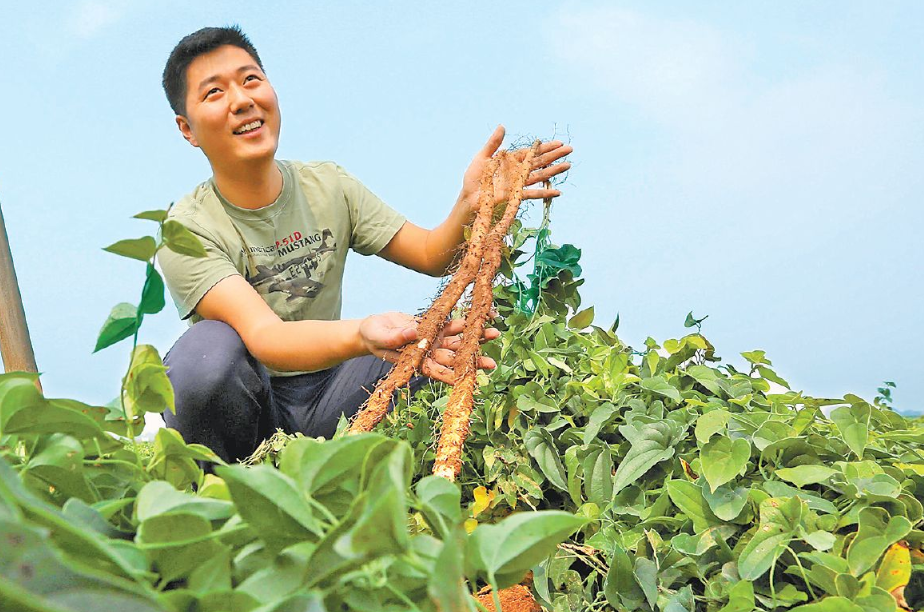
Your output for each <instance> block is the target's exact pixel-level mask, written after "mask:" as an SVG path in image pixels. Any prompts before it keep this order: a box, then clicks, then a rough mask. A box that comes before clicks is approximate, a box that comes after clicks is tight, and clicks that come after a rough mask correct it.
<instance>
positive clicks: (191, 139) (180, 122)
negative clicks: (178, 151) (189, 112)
mask: <svg viewBox="0 0 924 612" xmlns="http://www.w3.org/2000/svg"><path fill="white" fill-rule="evenodd" d="M176 126H177V127H178V128H180V134H182V135H183V138H185V139H186V142H188V143H189V144H191V145H192V146H194V147H197V148H198V147H199V141H198V140H196V136H195V134H193V131H192V128H191V127H189V121H188V120H187V119H186V117H184V116H183V115H177V116H176Z"/></svg>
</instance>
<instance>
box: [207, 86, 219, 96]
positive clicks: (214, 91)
mask: <svg viewBox="0 0 924 612" xmlns="http://www.w3.org/2000/svg"><path fill="white" fill-rule="evenodd" d="M220 91H221V90H220V89H218V88H217V87H213V88H211V89H210V90H208V91H207V92H205V97H206V98H208V97H209V96H211V95H212V94H214V93H218V92H220Z"/></svg>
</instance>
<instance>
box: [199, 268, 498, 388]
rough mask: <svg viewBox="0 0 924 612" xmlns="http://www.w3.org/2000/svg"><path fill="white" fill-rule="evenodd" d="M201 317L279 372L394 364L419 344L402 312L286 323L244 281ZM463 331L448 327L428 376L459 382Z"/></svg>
mask: <svg viewBox="0 0 924 612" xmlns="http://www.w3.org/2000/svg"><path fill="white" fill-rule="evenodd" d="M196 312H197V313H198V314H199V315H200V316H201V317H203V318H205V319H213V320H217V321H223V322H224V323H227V324H228V325H230V326H231V327H233V328H234V330H235V331H236V332H237V333H238V335H240V337H241V340H243V341H244V345H245V346H246V347H247V350H248V351H250V353H251V354H252V355H253V356H254V357H255V358H256V359H257V360H258V361H259V362H260V363H262V364H264V365H266V366H268V367H270V368H272V369H274V370H277V371H280V372H285V371H312V370H323V369H326V368H329V367H333V366H335V365H337V364H338V363H341V362H343V361H346V360H347V359H351V358H353V357H360V356H362V355H375V356H377V357H381V358H382V359H385V360H387V361H391V362H394V361H396V360H397V358H398V351H397V349H399V348H401V347H403V346H404V345H406V344H408V343H409V342H413V341H414V340H416V339H417V321H416V319H414V317H412V316H410V315H407V314H403V313H398V312H390V313H385V314H379V315H372V316H369V317H366V318H365V319H354V320H342V321H312V320H306V321H283V320H282V319H280V318H279V316H278V315H277V314H276V313H275V312H273V311H272V309H271V308H270V307H269V306H268V305H267V304H266V302H264V301H263V298H262V297H260V294H258V293H257V292H256V291H255V290H254V288H253V287H251V286H250V283H248V282H247V281H246V280H244V278H243V277H242V276H240V275H232V276H228V277H226V278H225V279H223V280H221V281H219V282H218V283H216V284H215V286H214V287H212V288H211V289H209V290H208V291H207V292H206V294H205V295H204V296H203V297H202V299H201V300H199V303H198V304H197V305H196ZM462 325H463V322H462V321H453V322H450V323H448V324H447V325H446V327H444V329H443V332H442V333H441V334H440V337H439V338H438V339H437V342H436V343H435V344H434V349H433V351H431V354H430V357H429V358H428V359H427V360H425V362H424V363H423V365H422V371H423V373H424V375H426V376H429V377H430V378H434V379H436V380H441V381H443V382H446V383H449V384H452V383H453V382H455V376H454V374H453V371H452V369H451V366H452V362H453V358H454V356H455V350H456V348H458V346H459V345H460V338H459V334H460V333H461V332H462ZM499 335H500V332H498V331H497V330H496V329H486V330H485V332H484V338H485V339H486V340H492V339H494V338H496V337H497V336H499ZM495 366H496V364H495V363H494V361H493V360H492V359H490V358H488V357H481V358H479V363H478V367H480V368H488V369H490V368H494V367H495Z"/></svg>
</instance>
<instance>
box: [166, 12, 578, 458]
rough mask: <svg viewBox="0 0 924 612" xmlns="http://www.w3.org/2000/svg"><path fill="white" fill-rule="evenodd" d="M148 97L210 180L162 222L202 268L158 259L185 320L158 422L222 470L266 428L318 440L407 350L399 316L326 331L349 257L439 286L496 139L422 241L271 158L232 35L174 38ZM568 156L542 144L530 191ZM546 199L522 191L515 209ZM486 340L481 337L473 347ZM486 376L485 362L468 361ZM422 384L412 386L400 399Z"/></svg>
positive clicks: (272, 98) (488, 364)
mask: <svg viewBox="0 0 924 612" xmlns="http://www.w3.org/2000/svg"><path fill="white" fill-rule="evenodd" d="M163 85H164V91H165V92H166V94H167V99H168V100H169V102H170V105H171V107H172V108H173V110H174V112H175V113H176V124H177V127H178V128H179V130H180V132H181V133H182V135H183V137H184V138H185V139H186V140H187V141H188V142H189V143H190V144H191V145H193V146H194V147H198V148H200V149H201V150H202V152H203V153H204V154H205V156H206V157H207V158H208V160H209V164H210V165H211V168H212V178H211V179H210V180H209V181H207V182H205V183H203V184H201V185H200V186H199V187H198V188H197V189H196V190H195V191H194V192H193V193H192V194H190V195H189V196H186V197H185V198H183V199H182V200H181V201H180V202H178V203H177V204H176V205H175V206H174V207H173V208H172V209H171V211H170V218H172V219H175V220H176V221H179V222H180V223H182V224H183V225H184V226H186V227H187V228H189V229H190V230H191V231H192V232H193V233H195V234H196V235H197V236H198V237H199V239H200V240H201V241H202V243H203V245H204V247H205V250H206V253H207V256H206V257H204V258H194V257H189V256H184V255H178V254H176V253H173V252H172V251H168V250H166V249H164V250H162V251H161V252H160V255H159V257H160V263H161V267H162V269H163V271H164V276H165V278H166V281H167V285H168V287H169V289H170V292H171V294H172V295H173V298H174V301H175V302H176V304H177V308H178V310H179V313H180V316H181V318H183V319H187V318H188V319H189V320H190V322H191V323H194V324H193V325H192V326H191V327H190V329H189V330H188V331H187V332H186V333H184V334H183V336H182V337H181V338H180V339H179V340H178V341H177V342H176V344H175V345H174V346H173V348H172V349H171V350H170V351H169V352H168V354H167V355H166V357H165V359H164V362H165V363H166V365H167V366H168V368H169V369H168V372H167V373H168V376H169V377H170V380H171V382H172V383H173V386H174V388H175V391H176V414H175V415H173V414H170V413H167V414H165V420H166V422H167V425H168V426H170V427H173V428H175V429H177V430H179V431H180V433H181V434H182V435H183V437H184V439H185V440H186V441H187V442H197V443H201V444H205V445H207V446H209V447H210V448H212V450H214V451H215V452H216V453H217V454H218V455H219V456H220V457H222V458H223V459H224V460H226V461H232V460H237V459H241V458H244V457H246V456H248V455H249V454H251V453H252V452H253V450H254V449H255V448H256V446H257V445H258V444H259V442H260V441H261V440H262V439H263V438H265V437H267V436H269V435H270V434H272V433H273V431H274V430H275V429H276V428H277V427H281V428H282V429H284V430H285V431H287V432H290V433H291V432H295V431H300V432H303V433H305V434H306V435H311V436H326V437H329V436H331V435H332V434H333V433H334V431H335V429H336V424H337V422H338V420H339V418H340V416H341V415H346V416H347V417H349V416H352V415H353V414H354V413H355V412H356V411H357V409H358V408H359V407H360V405H361V404H362V403H363V401H364V400H365V398H366V397H368V393H369V390H371V389H372V387H373V386H374V385H375V383H376V381H377V380H378V379H379V378H381V377H382V376H384V375H385V374H387V372H388V370H389V369H390V368H391V367H392V366H391V364H390V363H389V362H394V360H395V359H396V357H397V355H398V352H397V351H398V349H400V348H401V347H402V346H404V345H406V344H408V343H410V342H413V341H414V340H415V338H416V322H415V319H414V318H413V317H412V316H410V315H406V314H401V313H386V314H379V315H373V316H370V317H366V318H365V319H361V320H340V307H341V277H342V274H343V265H344V260H345V258H346V254H347V251H348V249H350V248H351V249H353V250H354V251H357V252H359V253H361V254H364V255H370V254H377V255H379V256H380V257H384V258H385V259H388V260H390V261H393V262H395V263H397V264H400V265H402V266H404V267H407V268H410V269H412V270H416V271H418V272H422V273H424V274H429V275H432V276H441V275H444V274H446V272H447V270H448V269H449V268H450V267H451V265H452V263H453V260H454V257H455V255H456V253H457V251H458V247H459V245H460V244H461V243H462V242H463V241H464V236H463V228H464V226H465V225H466V224H468V223H470V222H471V219H472V218H473V208H474V207H475V206H476V205H477V202H478V197H479V186H480V176H481V171H482V168H483V166H484V164H485V162H486V161H487V160H488V159H490V157H491V156H492V155H493V154H494V152H495V151H496V150H497V148H498V147H499V146H500V143H501V142H502V140H503V135H504V132H503V129H502V128H498V129H497V130H496V131H495V132H494V134H493V135H492V136H491V139H490V140H489V141H488V143H487V144H486V145H485V147H484V149H482V151H480V152H479V153H478V155H476V156H475V159H474V160H473V161H472V164H471V165H470V166H469V168H468V170H467V171H466V173H465V177H464V180H463V186H462V192H461V193H460V195H459V198H458V200H457V201H456V203H455V205H454V206H453V207H452V209H451V211H450V213H449V216H448V217H447V218H446V220H445V221H444V222H443V223H442V224H440V225H439V226H438V227H436V228H434V229H432V230H426V229H423V228H420V227H418V226H416V225H414V224H412V223H410V222H408V221H407V220H406V219H405V218H404V217H403V216H402V215H400V214H399V213H397V212H396V211H394V210H393V209H391V208H389V207H388V206H387V205H385V204H384V203H383V202H382V201H381V200H379V199H378V198H377V197H376V196H375V195H373V194H372V193H371V192H370V191H369V190H368V189H366V188H365V187H364V186H363V185H362V184H361V183H360V182H359V181H358V180H357V179H356V178H354V177H353V176H351V175H350V174H348V173H347V172H346V171H344V170H343V169H342V168H340V167H339V166H337V165H336V164H333V163H330V162H322V163H301V162H289V161H280V160H276V159H275V154H276V148H277V144H278V140H279V131H280V112H279V105H278V101H277V98H276V92H275V90H274V89H273V87H272V85H271V84H270V82H269V80H268V78H267V76H266V73H265V72H264V70H263V64H262V62H261V61H260V57H259V55H258V54H257V51H256V49H254V47H253V45H252V44H251V43H250V41H249V40H248V39H247V37H246V36H244V35H243V34H242V33H241V31H240V30H239V29H238V28H237V27H231V28H204V29H202V30H199V31H197V32H194V33H193V34H190V35H189V36H186V37H185V38H183V40H181V41H180V42H179V43H178V44H177V46H176V48H174V50H173V52H172V53H171V54H170V58H169V59H168V61H167V65H166V67H165V69H164V77H163ZM570 152H571V149H570V147H566V146H563V145H562V144H561V143H557V142H555V143H547V144H545V145H543V147H542V149H541V150H540V153H541V155H540V156H539V160H538V161H537V162H536V164H535V167H536V170H534V172H533V173H532V175H531V177H530V180H529V184H530V185H535V184H536V183H539V182H541V181H544V180H546V179H548V178H550V177H552V176H554V175H556V174H558V173H559V172H563V171H565V170H567V169H568V167H569V164H567V163H558V164H554V165H552V164H553V162H555V161H557V160H559V159H561V158H562V157H564V156H565V155H567V154H568V153H570ZM558 195H559V192H558V191H557V190H552V189H534V188H527V189H524V197H525V198H545V197H555V196H558ZM461 329H462V327H461V322H458V321H456V322H451V323H449V324H447V326H446V330H445V331H444V333H443V335H442V337H441V338H440V341H439V343H438V345H437V346H435V349H434V350H433V351H432V354H431V356H430V358H429V359H428V360H427V361H426V363H424V364H423V372H422V373H423V374H424V375H425V376H428V377H430V378H434V379H437V380H442V381H445V382H450V383H451V382H452V380H453V378H452V371H451V370H450V365H451V363H452V356H453V351H454V348H455V347H457V346H458V344H459V340H460V339H459V337H458V334H459V333H460V332H461ZM497 335H498V332H497V331H496V330H491V329H489V330H486V331H485V334H484V337H485V339H486V340H490V339H492V338H495V337H497ZM494 365H495V364H494V363H493V361H491V360H490V359H487V358H483V359H482V360H481V362H480V364H479V366H480V367H482V368H492V367H494ZM425 380H426V379H425V378H423V377H418V378H416V379H415V380H414V381H412V383H411V388H412V390H413V389H416V387H418V386H419V385H420V384H422V383H423V382H424V381H425Z"/></svg>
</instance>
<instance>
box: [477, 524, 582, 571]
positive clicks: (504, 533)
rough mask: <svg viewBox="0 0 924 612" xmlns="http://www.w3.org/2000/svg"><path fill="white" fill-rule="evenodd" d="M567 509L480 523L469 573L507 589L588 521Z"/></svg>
mask: <svg viewBox="0 0 924 612" xmlns="http://www.w3.org/2000/svg"><path fill="white" fill-rule="evenodd" d="M586 522H587V521H586V519H583V518H580V517H577V516H574V515H573V514H570V513H568V512H560V511H556V510H544V511H539V512H519V513H516V514H512V515H510V516H508V517H506V518H504V519H503V520H501V521H500V522H499V523H496V524H494V525H479V526H478V528H477V529H475V531H474V533H472V534H471V535H470V536H469V538H468V542H467V547H466V562H467V563H468V564H469V567H470V571H468V572H466V573H467V574H468V575H469V576H472V575H474V574H476V573H478V574H481V575H483V576H485V577H487V578H488V580H489V581H491V582H494V581H495V578H496V579H497V582H496V584H497V586H498V587H499V588H504V587H508V586H511V585H513V584H516V583H517V582H519V581H520V580H522V579H523V576H524V574H526V572H527V571H529V569H530V568H532V567H533V566H534V565H536V564H537V563H539V562H540V561H542V560H543V559H545V558H546V557H547V556H548V555H549V554H550V553H552V552H553V551H555V549H556V547H557V546H558V544H559V543H560V542H562V541H563V540H565V539H566V538H567V537H568V536H569V535H570V534H571V533H573V532H574V531H575V530H577V529H579V528H580V527H582V526H584V525H585V524H586Z"/></svg>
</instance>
